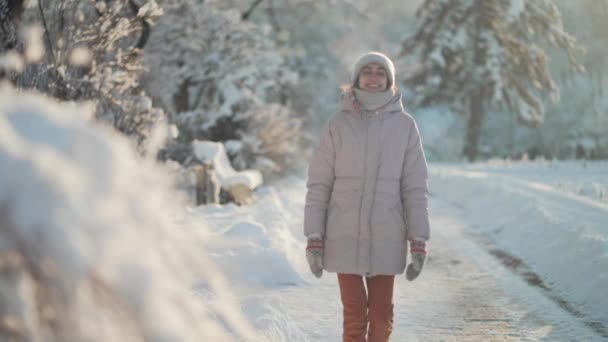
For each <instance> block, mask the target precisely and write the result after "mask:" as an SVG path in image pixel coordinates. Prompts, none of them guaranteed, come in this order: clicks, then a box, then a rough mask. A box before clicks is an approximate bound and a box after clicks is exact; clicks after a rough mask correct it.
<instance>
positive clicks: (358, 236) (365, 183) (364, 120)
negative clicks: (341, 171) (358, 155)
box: [357, 111, 371, 275]
mask: <svg viewBox="0 0 608 342" xmlns="http://www.w3.org/2000/svg"><path fill="white" fill-rule="evenodd" d="M360 115H361V117H363V122H364V123H365V146H364V149H363V151H364V152H363V188H362V189H361V196H360V198H359V222H358V225H357V269H359V265H360V262H359V259H360V245H361V221H362V220H361V213H362V212H363V210H362V209H363V196H365V186H366V185H367V143H368V140H369V139H368V138H369V121H368V119H367V116H366V115H365V114H364V113H363V111H360ZM370 268H371V260H370ZM366 271H367V270H366ZM365 273H366V275H367V273H368V272H365Z"/></svg>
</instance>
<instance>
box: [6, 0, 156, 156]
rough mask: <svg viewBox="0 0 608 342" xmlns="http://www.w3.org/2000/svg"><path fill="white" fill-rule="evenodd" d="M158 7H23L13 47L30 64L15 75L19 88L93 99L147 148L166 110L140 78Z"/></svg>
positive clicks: (74, 2) (73, 0)
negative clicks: (154, 104) (154, 100)
mask: <svg viewBox="0 0 608 342" xmlns="http://www.w3.org/2000/svg"><path fill="white" fill-rule="evenodd" d="M4 2H6V0H0V4H2V3H4ZM26 2H27V1H26ZM161 13H162V10H161V9H160V8H159V7H158V6H157V5H156V3H155V1H154V0H146V1H138V2H135V1H130V0H113V1H96V2H95V1H85V0H64V1H60V2H58V1H39V2H37V3H36V6H30V7H26V9H25V11H23V13H20V15H21V16H22V18H21V21H20V25H19V27H14V26H15V25H13V30H17V29H18V31H20V32H21V35H20V36H21V39H19V40H17V41H16V42H15V44H13V45H14V46H13V47H14V48H16V50H17V51H19V52H20V53H22V55H23V56H24V57H25V61H26V62H27V64H26V65H25V68H24V69H23V70H22V72H18V73H14V72H13V73H11V74H10V78H11V80H12V81H13V83H14V84H15V85H16V86H17V87H19V88H35V89H37V90H39V91H41V92H44V93H45V94H47V95H50V96H53V97H55V98H57V99H60V100H77V101H82V100H90V101H92V102H94V103H95V105H96V111H95V115H96V117H98V118H99V119H101V120H103V121H106V122H108V123H110V124H111V125H113V126H114V127H115V128H117V129H118V130H119V131H121V132H123V133H124V134H126V135H128V136H129V137H131V138H132V139H133V140H134V141H135V142H136V143H137V144H138V146H139V147H140V151H142V152H145V151H144V149H145V141H146V139H147V138H148V136H149V134H150V131H151V129H152V128H153V127H154V125H155V124H156V123H157V122H158V121H160V120H162V119H163V116H164V113H163V112H162V110H160V109H157V108H153V107H152V105H151V104H152V103H151V100H150V98H148V96H147V95H146V94H145V92H144V90H143V88H142V87H141V84H140V76H141V72H142V64H143V58H142V49H143V47H144V46H145V44H146V43H147V41H148V37H149V31H150V26H151V24H152V23H153V20H154V19H155V18H156V17H158V16H159V15H160V14H161ZM1 16H2V15H0V17H1ZM0 21H3V19H2V18H0ZM0 48H1V46H0ZM2 52H6V51H2V50H0V53H2Z"/></svg>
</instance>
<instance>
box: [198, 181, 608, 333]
mask: <svg viewBox="0 0 608 342" xmlns="http://www.w3.org/2000/svg"><path fill="white" fill-rule="evenodd" d="M304 192H305V188H304V181H303V180H302V179H298V178H291V179H289V180H285V181H282V182H281V183H279V184H278V186H275V187H267V188H265V189H263V190H262V191H261V192H260V193H259V194H258V201H257V203H256V204H255V205H253V206H252V207H251V208H246V209H245V208H237V209H236V210H232V211H230V213H226V215H225V216H223V215H220V214H219V212H215V213H214V215H212V216H213V217H212V220H211V221H212V222H213V220H216V223H218V224H219V223H220V222H221V223H222V224H224V225H225V224H226V223H228V222H230V221H232V222H234V221H235V220H238V221H255V222H258V223H260V224H262V225H263V226H265V227H266V229H268V234H269V235H270V236H271V239H272V241H273V244H274V245H275V246H277V248H280V249H281V250H282V251H283V252H284V254H285V255H286V257H287V259H288V260H289V262H290V264H291V265H292V266H293V268H294V269H295V271H296V272H297V273H298V274H299V275H300V276H301V277H302V278H303V281H301V282H298V281H295V282H294V283H295V285H291V286H290V285H285V284H283V285H278V286H271V287H266V288H264V289H257V290H255V289H254V290H250V291H246V292H242V293H246V294H244V295H243V296H244V297H243V298H247V299H245V300H244V301H246V302H251V301H252V298H255V301H258V302H260V303H262V302H264V303H273V304H272V305H274V306H275V307H277V310H276V311H275V312H274V314H275V317H274V318H270V319H269V318H268V317H267V316H266V317H265V318H264V319H262V320H259V322H258V323H259V324H257V323H256V325H258V328H260V329H267V330H273V331H274V332H273V333H272V334H267V335H266V336H271V337H272V340H282V341H283V340H284V341H340V340H341V338H340V335H341V324H342V322H341V319H342V318H341V304H340V301H339V291H338V287H337V280H336V276H335V274H328V273H325V274H324V275H323V277H322V279H320V280H317V279H316V278H314V277H312V276H311V275H310V274H309V272H308V269H307V265H306V264H305V261H304V258H303V248H304V239H303V237H302V236H301V227H302V213H303V205H304V203H303V201H304ZM430 207H431V208H432V213H431V214H432V217H431V220H432V226H433V232H432V240H431V242H430V258H429V260H428V262H427V265H426V266H425V270H424V272H423V274H422V275H421V277H420V278H419V279H418V280H416V281H415V282H411V283H410V282H408V281H407V280H405V277H404V276H403V275H401V276H399V277H398V278H397V281H396V288H395V324H394V331H393V335H392V338H391V340H393V341H406V340H407V341H538V340H544V341H604V340H608V339H604V338H602V337H601V336H599V335H598V334H597V333H596V332H594V331H593V330H592V329H591V328H589V327H588V326H586V325H585V324H583V322H581V320H580V319H579V318H577V317H575V316H573V315H571V314H570V313H568V312H567V311H565V310H564V309H562V308H561V307H560V306H559V305H558V303H556V302H555V301H553V300H551V299H549V298H548V297H547V296H546V295H545V294H543V293H542V291H540V290H539V289H538V288H535V287H531V286H530V285H529V284H528V283H526V281H525V280H523V279H521V278H520V277H519V276H517V275H515V274H514V273H513V272H512V271H511V270H509V269H507V268H506V267H505V266H503V265H502V263H501V262H500V261H498V260H497V259H496V258H495V257H493V256H492V255H491V254H490V253H488V251H487V250H486V249H485V248H484V246H483V244H481V243H479V242H478V237H476V235H474V234H473V232H472V231H473V230H472V229H471V227H470V224H471V223H470V220H469V219H468V218H467V215H468V214H467V212H466V211H465V210H463V209H462V208H460V207H458V206H454V205H453V204H451V203H450V202H448V201H444V200H442V199H438V198H431V202H430ZM222 216H223V217H222ZM207 219H209V217H207ZM285 283H287V284H289V283H290V281H286V282H285ZM258 306H259V305H258ZM258 306H254V307H253V309H251V308H250V309H249V310H248V308H247V305H246V304H245V305H244V309H245V311H246V312H247V311H249V315H250V317H251V318H252V321H254V323H255V322H256V315H257V314H259V310H258V309H257V307H258ZM277 316H281V317H277Z"/></svg>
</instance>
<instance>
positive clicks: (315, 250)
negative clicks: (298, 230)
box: [306, 234, 323, 278]
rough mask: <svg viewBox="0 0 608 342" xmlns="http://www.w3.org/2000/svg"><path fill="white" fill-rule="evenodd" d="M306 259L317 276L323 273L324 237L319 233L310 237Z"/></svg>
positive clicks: (311, 270)
mask: <svg viewBox="0 0 608 342" xmlns="http://www.w3.org/2000/svg"><path fill="white" fill-rule="evenodd" d="M306 261H308V266H310V272H312V274H314V275H315V277H317V278H321V275H322V274H323V238H322V237H321V236H319V235H316V234H315V235H311V236H309V237H308V244H307V245H306Z"/></svg>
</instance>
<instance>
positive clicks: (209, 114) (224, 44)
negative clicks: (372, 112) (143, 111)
mask: <svg viewBox="0 0 608 342" xmlns="http://www.w3.org/2000/svg"><path fill="white" fill-rule="evenodd" d="M160 4H161V6H163V9H164V11H165V15H164V16H162V17H161V18H160V19H159V21H158V23H157V25H156V26H155V27H154V29H153V31H152V34H151V37H150V42H149V44H148V45H147V46H146V50H145V51H146V55H145V65H146V68H147V70H148V74H147V77H146V87H147V89H148V90H149V92H150V93H151V94H152V95H153V96H154V99H155V100H156V101H158V102H159V103H161V104H162V106H163V107H164V108H165V109H166V110H167V112H168V113H169V116H170V120H171V121H172V122H173V123H175V124H176V125H177V127H178V129H179V137H178V138H177V142H176V143H177V144H176V145H174V146H172V147H170V148H169V151H168V157H169V158H174V159H177V160H178V161H180V162H182V161H183V160H180V159H182V158H184V156H186V155H187V154H184V153H176V151H180V149H181V147H180V146H184V145H188V144H190V142H191V141H193V140H195V139H199V140H213V141H220V142H225V141H229V140H239V141H242V143H243V146H242V153H243V156H241V160H243V161H244V164H245V165H237V167H243V166H246V167H254V168H262V169H263V170H264V171H267V172H268V171H272V172H281V171H285V170H286V169H287V168H288V167H289V166H293V165H290V164H289V163H287V161H289V160H290V159H289V158H290V157H289V155H290V154H292V153H293V152H294V151H295V150H297V149H298V148H299V145H300V144H301V141H300V139H301V138H300V137H301V132H300V129H299V127H300V124H299V123H298V122H299V119H297V117H296V114H295V112H294V111H293V109H292V108H291V103H290V100H289V98H290V89H291V87H292V86H293V85H294V84H296V83H297V80H298V77H297V73H296V72H295V71H293V70H291V69H290V68H289V67H288V66H287V65H286V63H285V56H284V54H283V53H282V52H281V51H280V50H279V49H277V48H276V44H275V41H274V40H273V39H271V37H270V36H269V30H270V28H269V27H264V26H259V25H256V24H255V23H252V22H249V21H243V20H241V14H240V13H239V12H237V11H236V10H221V9H218V8H217V7H216V6H215V5H214V2H213V1H205V2H202V3H201V2H198V1H189V0H181V1H177V0H174V1H162V2H160ZM260 120H265V121H266V123H265V125H264V126H262V125H260V124H259V121H260ZM287 126H288V127H290V129H289V130H286V132H285V133H286V134H282V135H280V134H279V135H274V136H272V137H273V138H276V139H277V141H276V142H275V143H274V145H273V144H269V143H268V142H267V141H265V140H263V139H266V138H260V134H265V132H262V131H259V130H256V129H259V128H261V129H266V130H267V131H268V132H269V133H271V134H273V133H274V131H277V130H279V129H283V128H284V127H287ZM268 127H270V128H268ZM287 134H289V135H287ZM258 157H263V159H260V158H258ZM268 162H270V165H268V166H263V165H260V163H263V164H264V165H266V164H268Z"/></svg>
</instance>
